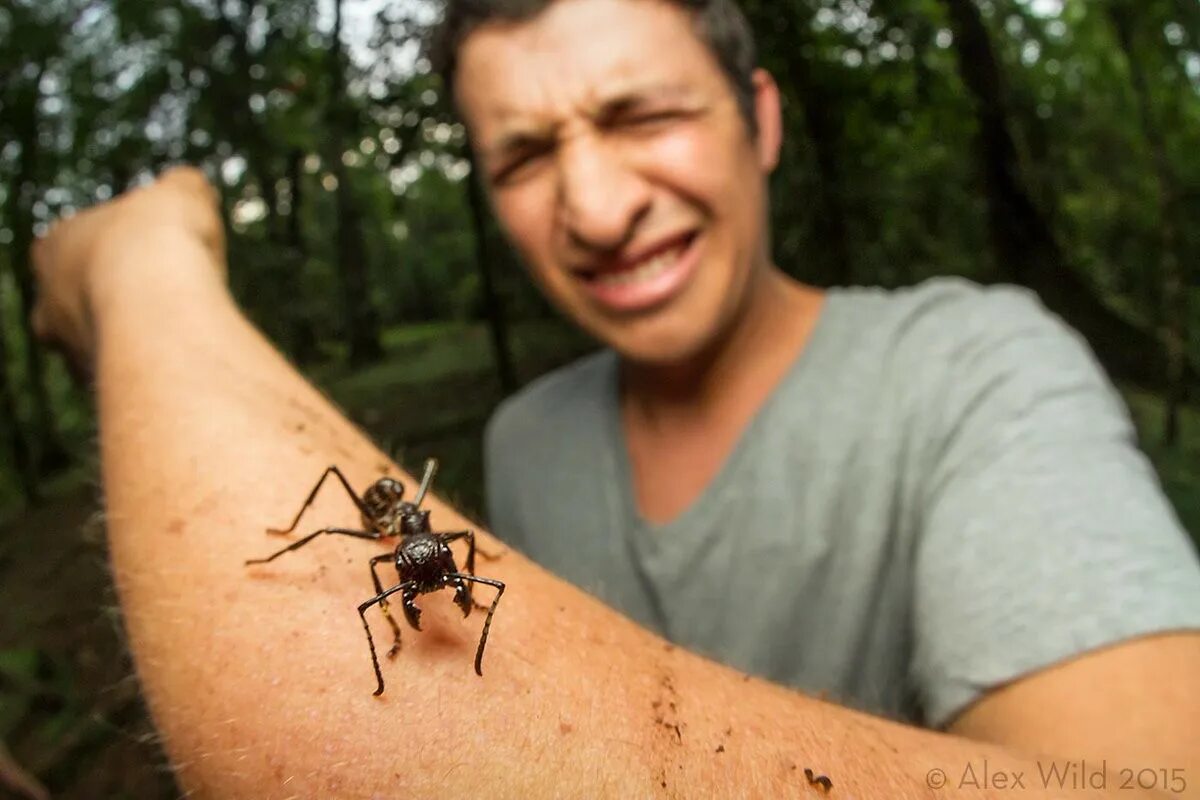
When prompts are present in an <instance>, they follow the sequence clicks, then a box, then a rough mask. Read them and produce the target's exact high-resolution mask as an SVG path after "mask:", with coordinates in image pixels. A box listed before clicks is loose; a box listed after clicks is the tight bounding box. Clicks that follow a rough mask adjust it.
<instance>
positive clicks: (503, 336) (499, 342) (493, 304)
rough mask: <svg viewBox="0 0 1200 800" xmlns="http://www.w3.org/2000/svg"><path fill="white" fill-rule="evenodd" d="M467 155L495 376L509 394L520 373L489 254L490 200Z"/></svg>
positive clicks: (477, 258) (477, 260)
mask: <svg viewBox="0 0 1200 800" xmlns="http://www.w3.org/2000/svg"><path fill="white" fill-rule="evenodd" d="M468 158H469V160H470V164H471V174H470V175H469V176H467V180H466V184H467V202H468V204H469V205H470V207H471V230H472V232H473V233H474V235H475V267H476V269H478V270H479V278H480V285H481V286H482V287H483V305H484V309H485V313H486V314H487V322H488V333H489V334H490V335H491V340H492V356H493V358H495V361H496V377H497V378H499V379H500V389H501V391H503V392H504V394H505V395H509V394H512V393H513V392H515V391H516V389H517V375H516V373H515V372H514V371H513V360H512V347H511V345H510V343H509V336H508V321H507V319H505V316H504V304H503V302H502V301H501V299H500V295H499V293H497V291H496V286H495V282H494V280H493V276H492V265H491V261H490V258H489V256H488V228H487V203H486V202H485V200H484V196H483V189H482V188H481V187H480V184H479V173H478V170H476V168H475V167H476V165H475V159H474V157H473V156H471V155H469V156H468Z"/></svg>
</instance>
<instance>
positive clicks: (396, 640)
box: [371, 553, 400, 658]
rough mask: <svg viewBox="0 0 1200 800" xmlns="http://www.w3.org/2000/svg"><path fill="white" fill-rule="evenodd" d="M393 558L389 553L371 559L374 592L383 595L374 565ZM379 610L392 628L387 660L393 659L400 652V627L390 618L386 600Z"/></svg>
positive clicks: (382, 601)
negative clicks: (390, 647)
mask: <svg viewBox="0 0 1200 800" xmlns="http://www.w3.org/2000/svg"><path fill="white" fill-rule="evenodd" d="M393 558H395V556H394V555H392V554H391V553H384V554H383V555H378V556H375V557H374V558H372V559H371V580H373V581H375V591H376V592H378V593H379V594H383V584H382V583H380V581H379V573H378V572H376V571H375V565H376V564H379V563H381V562H384V561H391V560H392V559H393ZM379 610H380V611H382V612H383V616H384V617H385V618H387V621H388V624H389V625H391V626H392V633H393V634H394V637H393V640H392V649H391V650H388V658H395V657H396V653H399V652H400V626H399V625H397V624H396V620H395V619H394V618H393V617H392V612H391V611H390V610H388V603H387V600H380V601H379Z"/></svg>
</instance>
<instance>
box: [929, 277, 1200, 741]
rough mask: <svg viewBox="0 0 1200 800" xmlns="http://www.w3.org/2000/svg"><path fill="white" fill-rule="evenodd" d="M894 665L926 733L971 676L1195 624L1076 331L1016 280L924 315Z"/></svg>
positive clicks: (947, 715) (1118, 405)
mask: <svg viewBox="0 0 1200 800" xmlns="http://www.w3.org/2000/svg"><path fill="white" fill-rule="evenodd" d="M937 325H938V328H939V330H940V331H941V334H942V341H943V345H942V348H943V349H942V351H941V352H940V353H939V354H937V358H938V359H940V360H941V361H942V362H943V363H944V364H945V372H944V373H941V375H940V377H938V378H931V379H930V386H929V387H926V388H927V389H928V391H925V392H923V396H924V397H925V398H926V399H925V401H924V402H926V403H927V407H926V408H924V409H921V411H920V418H921V419H923V420H925V422H924V424H926V425H928V426H929V427H928V428H927V431H928V435H927V436H926V437H925V441H926V442H927V443H928V452H927V453H926V454H925V456H924V458H923V459H922V462H923V463H924V464H925V465H926V467H927V469H926V471H925V475H924V479H923V481H922V488H921V492H922V503H921V507H922V519H921V523H920V526H919V533H918V538H917V540H916V543H915V550H914V558H915V564H914V567H915V581H914V584H913V585H914V590H913V591H914V594H915V596H914V615H913V625H914V648H913V661H912V665H911V677H912V679H913V681H914V682H915V686H916V689H917V691H918V692H919V694H920V696H921V703H922V706H923V707H924V710H925V717H926V723H927V724H929V725H931V726H934V727H942V726H944V725H945V724H946V723H947V722H949V721H950V720H951V719H952V718H953V717H954V716H955V715H956V714H957V713H958V712H959V711H961V710H962V709H963V708H965V707H966V706H967V705H968V704H969V703H970V702H972V701H973V700H975V699H976V698H977V697H979V696H980V695H981V694H983V693H984V692H986V691H987V690H988V689H989V688H991V687H995V686H997V685H999V684H1002V683H1005V682H1008V681H1011V680H1013V679H1016V678H1019V677H1021V676H1022V675H1025V674H1027V673H1030V672H1033V671H1036V670H1038V669H1041V668H1043V667H1046V666H1049V665H1052V664H1054V663H1056V662H1060V661H1063V660H1065V659H1069V658H1071V657H1072V656H1075V655H1078V654H1081V653H1084V652H1086V651H1089V650H1093V649H1096V648H1099V647H1103V646H1105V645H1109V644H1114V643H1117V642H1120V641H1123V640H1127V639H1130V638H1133V637H1137V636H1142V635H1148V634H1153V633H1159V632H1166V631H1172V630H1182V629H1197V628H1200V562H1198V560H1197V556H1196V552H1195V549H1194V546H1193V544H1192V542H1191V541H1190V540H1189V538H1188V536H1187V535H1186V533H1185V531H1184V530H1183V528H1182V526H1181V524H1180V522H1179V520H1178V519H1177V517H1176V516H1175V513H1174V511H1173V509H1172V508H1171V506H1170V504H1169V503H1168V501H1167V500H1166V498H1165V496H1164V494H1163V492H1162V490H1161V487H1160V485H1159V482H1158V479H1157V476H1156V474H1155V472H1154V470H1153V467H1152V466H1151V464H1150V463H1149V461H1148V460H1147V459H1146V457H1145V456H1144V455H1143V454H1142V452H1141V451H1140V450H1139V449H1138V447H1137V443H1136V438H1135V432H1134V429H1133V426H1132V424H1131V422H1130V419H1129V415H1128V411H1127V410H1126V408H1125V405H1124V403H1123V401H1122V399H1121V397H1120V395H1119V394H1118V393H1117V392H1116V391H1115V389H1114V388H1113V386H1112V385H1111V383H1110V382H1109V381H1108V379H1107V378H1106V377H1105V375H1104V372H1103V371H1102V369H1101V368H1100V367H1099V365H1098V364H1097V362H1096V360H1095V358H1094V357H1093V355H1092V353H1091V351H1090V350H1089V349H1088V347H1087V345H1086V343H1085V342H1084V341H1083V339H1082V338H1081V337H1080V336H1079V335H1078V334H1076V333H1075V332H1074V331H1072V330H1071V329H1070V328H1068V327H1067V326H1065V325H1064V324H1063V323H1062V322H1060V321H1059V320H1058V319H1057V318H1056V317H1054V316H1052V315H1050V314H1049V313H1048V312H1047V311H1046V310H1045V309H1044V308H1043V307H1042V306H1041V305H1040V303H1039V302H1038V301H1037V300H1036V297H1035V296H1033V295H1032V294H1031V293H1028V292H1025V291H1024V290H1018V289H1015V288H993V289H987V290H982V291H981V290H975V291H973V292H971V293H969V294H966V295H964V296H962V297H960V298H959V299H958V300H956V301H955V302H953V303H950V304H949V305H948V307H947V308H944V309H941V310H940V311H939V313H938V319H937Z"/></svg>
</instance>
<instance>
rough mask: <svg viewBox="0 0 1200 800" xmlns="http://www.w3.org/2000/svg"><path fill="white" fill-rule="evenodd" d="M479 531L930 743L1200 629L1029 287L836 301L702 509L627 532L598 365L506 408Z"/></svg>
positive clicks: (1080, 348)
mask: <svg viewBox="0 0 1200 800" xmlns="http://www.w3.org/2000/svg"><path fill="white" fill-rule="evenodd" d="M486 469H487V492H488V507H489V508H488V510H489V515H490V523H491V526H492V529H493V530H494V531H495V532H496V533H497V534H498V535H499V536H501V537H502V538H503V539H505V540H506V541H508V542H509V543H511V544H512V545H513V546H514V547H516V548H517V549H518V550H520V551H522V552H524V553H526V554H527V555H529V556H530V557H531V558H533V559H534V560H535V561H537V562H539V563H541V564H542V565H544V566H545V567H547V568H548V569H550V570H552V571H554V572H556V573H557V574H558V575H560V576H562V577H563V578H565V579H567V580H569V581H571V582H572V583H574V584H576V585H577V586H580V587H581V588H583V589H585V590H587V591H589V592H591V593H592V594H594V595H596V596H597V597H599V598H600V599H601V600H603V601H605V602H607V603H608V604H610V605H612V606H614V607H616V608H617V609H620V610H621V611H623V612H624V613H625V614H627V615H628V616H630V617H631V618H633V619H634V620H636V621H638V622H640V623H642V624H643V625H645V626H647V627H649V628H651V629H653V630H655V631H657V632H659V633H660V634H662V635H663V636H665V637H667V638H668V639H670V640H671V641H673V642H676V643H678V644H680V645H683V646H685V647H688V648H690V649H693V650H695V651H698V652H701V653H704V654H706V655H709V656H711V657H713V658H715V659H717V660H720V661H723V662H725V663H727V664H730V665H732V666H734V667H737V668H739V669H742V670H745V671H747V672H751V673H754V674H757V675H760V676H762V677H765V678H768V679H771V680H774V681H777V682H779V683H783V684H787V685H790V686H793V687H796V688H799V689H802V690H805V691H809V692H814V693H815V692H824V693H827V695H828V696H829V697H830V699H834V700H838V701H840V702H842V703H844V704H846V705H850V706H853V707H856V708H860V709H863V710H866V711H870V712H874V713H877V714H882V715H885V716H888V717H892V718H895V719H900V720H905V721H911V722H915V723H918V724H924V725H927V726H930V727H941V726H944V725H945V724H946V723H947V722H948V721H949V720H951V719H952V718H953V716H954V715H955V714H956V713H957V712H958V711H960V710H962V709H963V708H964V707H965V706H966V705H967V704H968V703H970V702H971V701H972V700H974V699H975V698H977V697H978V696H979V695H980V694H981V693H982V692H984V691H986V690H987V689H988V688H989V687H993V686H996V685H998V684H1002V683H1004V682H1006V681H1009V680H1011V679H1013V678H1015V677H1018V676H1020V675H1022V674H1025V673H1028V672H1030V671H1033V670H1036V669H1038V668H1041V667H1044V666H1047V665H1050V664H1052V663H1054V662H1057V661H1060V660H1062V659H1064V658H1067V657H1069V656H1071V655H1073V654H1077V653H1081V652H1084V651H1087V650H1090V649H1093V648H1097V647H1100V646H1102V645H1106V644H1110V643H1114V642H1117V641H1120V640H1123V639H1128V638H1130V637H1134V636H1138V635H1142V634H1148V633H1153V632H1161V631H1168V630H1178V629H1195V628H1200V563H1198V560H1197V556H1196V553H1195V550H1194V549H1193V547H1192V544H1191V542H1190V541H1189V540H1188V538H1187V536H1186V535H1185V533H1184V531H1183V530H1182V528H1181V526H1180V524H1179V521H1178V520H1177V518H1176V516H1175V514H1174V512H1173V511H1172V509H1171V507H1170V505H1169V504H1168V502H1167V501H1166V499H1165V498H1164V496H1163V494H1162V491H1161V489H1160V486H1159V484H1158V480H1157V477H1156V475H1155V473H1154V471H1153V469H1152V467H1151V465H1150V464H1149V462H1148V461H1147V459H1146V458H1145V457H1144V456H1143V454H1142V453H1141V452H1140V451H1139V450H1138V448H1137V445H1136V442H1135V435H1134V430H1133V428H1132V426H1131V424H1130V420H1129V417H1128V413H1127V411H1126V408H1125V406H1124V404H1123V402H1122V400H1121V398H1120V396H1119V395H1118V394H1117V393H1116V392H1115V391H1114V389H1113V388H1112V386H1111V384H1110V383H1109V382H1108V380H1107V379H1106V378H1105V376H1104V374H1103V372H1102V371H1101V369H1100V367H1099V366H1098V365H1097V363H1096V361H1095V359H1094V358H1093V356H1092V354H1091V352H1090V350H1089V349H1088V347H1087V345H1086V344H1085V343H1084V341H1083V340H1082V339H1081V337H1080V336H1078V335H1077V334H1076V333H1075V332H1073V331H1072V330H1071V329H1069V328H1068V327H1066V326H1065V325H1064V324H1063V323H1062V322H1060V321H1059V320H1058V319H1057V318H1056V317H1053V316H1052V315H1050V314H1049V313H1048V312H1047V311H1046V310H1045V309H1044V308H1043V307H1042V306H1041V305H1040V303H1039V302H1038V300H1037V299H1036V297H1035V296H1034V295H1033V294H1032V293H1031V292H1028V291H1025V290H1023V289H1017V288H1013V287H994V288H988V289H983V288H981V287H979V286H977V285H975V284H972V283H970V282H967V281H964V280H960V279H946V278H942V279H936V280H931V281H928V282H926V283H924V284H922V285H920V286H917V287H915V288H911V289H904V290H898V291H885V290H881V289H867V288H848V289H835V290H832V291H830V292H829V294H828V298H827V301H826V304H825V307H824V310H823V311H822V313H821V316H820V319H819V320H818V321H817V324H816V327H815V329H814V332H813V334H812V337H811V339H810V341H809V343H808V345H807V346H806V348H805V350H804V352H803V353H802V354H801V356H800V357H799V358H798V359H797V361H796V363H795V364H794V365H793V366H792V368H791V369H790V371H789V372H788V373H787V375H786V376H785V377H784V378H783V380H782V381H781V383H780V385H779V386H777V387H776V388H775V390H774V392H773V393H772V394H771V396H770V397H769V398H768V400H767V402H766V403H765V405H764V406H763V408H762V409H761V410H760V411H759V413H758V414H757V416H756V417H755V418H754V420H753V421H752V422H751V423H750V425H749V426H748V427H747V429H746V430H745V431H744V432H743V434H742V436H741V438H740V439H739V441H738V442H737V444H736V446H735V448H734V449H733V451H732V452H731V453H730V454H729V456H728V457H727V459H726V461H725V463H724V464H723V466H722V468H721V470H720V471H719V473H718V474H717V476H716V477H715V478H714V479H713V481H712V483H711V484H710V485H709V486H708V487H707V488H706V489H705V491H704V492H703V494H702V495H701V496H700V497H699V498H698V499H697V500H695V501H694V502H693V504H692V505H691V506H690V507H689V508H688V509H687V510H686V511H684V512H683V514H681V515H680V516H679V517H678V518H676V519H675V520H673V521H672V522H670V523H669V524H666V525H652V524H648V523H647V522H646V521H644V520H643V519H641V518H640V517H639V515H638V514H637V510H636V504H635V501H634V498H633V493H632V485H631V477H630V474H631V473H630V466H629V462H628V455H627V452H626V449H625V444H624V439H623V437H622V435H621V429H620V421H619V411H618V407H617V360H616V357H615V355H614V354H613V353H611V352H609V351H602V352H600V353H598V354H594V355H592V356H589V357H587V358H584V359H582V360H581V361H578V362H576V363H574V364H572V365H570V366H568V367H565V368H563V369H561V370H558V371H557V372H554V373H552V374H550V375H548V376H545V377H543V378H541V379H540V380H538V381H536V382H535V383H533V384H532V385H530V386H529V387H528V388H526V389H525V390H523V391H522V392H521V393H520V394H518V395H517V396H515V397H513V398H511V399H509V400H507V401H506V402H505V403H504V404H503V405H502V406H501V408H500V409H499V410H498V412H497V413H496V415H495V416H494V417H493V419H492V420H491V422H490V424H489V427H488V432H487V437H486Z"/></svg>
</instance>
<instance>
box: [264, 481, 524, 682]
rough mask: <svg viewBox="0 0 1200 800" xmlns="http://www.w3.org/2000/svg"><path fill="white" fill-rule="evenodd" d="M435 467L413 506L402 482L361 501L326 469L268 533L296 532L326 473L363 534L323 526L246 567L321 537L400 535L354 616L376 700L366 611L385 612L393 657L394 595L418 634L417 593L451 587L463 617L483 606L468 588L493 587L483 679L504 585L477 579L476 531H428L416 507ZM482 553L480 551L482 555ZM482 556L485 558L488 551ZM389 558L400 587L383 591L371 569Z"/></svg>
mask: <svg viewBox="0 0 1200 800" xmlns="http://www.w3.org/2000/svg"><path fill="white" fill-rule="evenodd" d="M437 466H438V463H437V459H433V458H431V459H428V460H427V461H426V462H425V475H424V477H423V478H422V479H421V486H420V488H419V489H418V490H417V496H416V497H415V498H414V500H413V501H412V502H408V501H406V500H405V499H404V485H403V484H402V483H400V481H398V480H396V479H394V478H386V477H385V478H380V479H379V480H377V481H375V483H373V484H371V486H370V488H368V489H367V491H366V492H364V493H363V496H362V497H361V498H360V497H359V496H358V494H357V493H355V491H354V489H353V488H352V487H351V486H350V482H349V481H348V480H346V476H345V475H343V474H342V471H341V470H339V469H338V468H337V467H336V466H333V467H329V468H328V469H326V470H325V473H324V474H323V475H322V476H321V479H320V480H318V481H317V485H316V486H314V487H313V490H312V491H311V492H309V494H308V499H307V500H305V501H304V505H302V506H301V507H300V511H299V512H297V514H296V518H295V519H294V520H292V524H291V525H290V526H288V528H287V529H286V530H279V529H276V528H268V529H267V532H268V533H273V534H280V535H284V534H289V533H291V532H292V531H294V530H295V529H296V525H297V524H299V522H300V518H301V517H302V516H304V512H305V511H306V510H307V509H308V507H309V506H310V505H312V502H313V499H314V498H315V497H316V496H317V492H318V491H320V489H321V485H322V484H324V483H325V479H326V478H328V477H329V476H330V475H334V476H336V477H337V479H338V480H339V481H341V483H342V486H343V487H345V489H346V493H347V494H349V495H350V499H352V500H353V501H354V505H355V506H357V507H358V510H359V512H360V513H361V514H362V523H363V528H364V530H354V529H351V528H321V529H320V530H317V531H313V532H312V533H310V534H309V535H307V536H305V537H304V538H302V539H297V540H296V541H295V542H292V543H291V544H290V545H288V546H287V547H285V548H283V549H282V550H279V551H278V552H276V553H273V554H271V555H269V556H267V557H266V558H252V559H249V560H248V561H246V564H247V565H250V564H266V563H267V562H269V561H274V560H275V559H276V558H279V557H280V556H281V555H283V554H284V553H287V552H289V551H291V550H296V549H298V548H300V547H303V546H304V545H306V544H308V543H309V542H311V541H312V540H313V539H315V538H317V537H318V536H320V535H321V534H323V533H330V534H339V535H342V536H354V537H357V538H359V539H371V540H375V541H377V540H379V539H383V538H385V537H393V536H399V537H400V543H399V544H397V545H396V550H395V552H392V553H385V554H383V555H378V556H374V557H373V558H371V560H370V567H371V580H372V581H374V583H375V592H376V594H375V596H374V597H372V598H371V599H370V600H367V601H366V602H364V603H361V604H360V605H359V606H358V616H359V617H360V618H361V619H362V623H363V629H364V630H365V631H366V632H367V644H369V645H370V647H371V664H372V666H374V667H375V679H376V680H377V681H378V683H379V686H378V688H377V689H376V690H375V695H376V696H378V695H381V694H383V673H382V672H380V670H379V658H378V656H376V654H375V640H374V638H372V636H371V628H370V626H368V625H367V617H366V611H367V609H368V608H370V607H371V606H373V605H378V606H379V608H380V610H381V611H383V615H384V617H385V618H386V619H387V621H388V624H390V625H391V626H392V633H393V634H394V637H395V638H394V641H393V643H392V647H391V649H390V650H389V651H388V656H389V657H392V656H395V655H396V653H397V652H399V650H400V626H399V625H397V624H396V620H395V619H393V618H392V614H391V611H390V610H389V609H388V602H387V599H388V598H389V597H390V596H392V595H393V594H397V593H398V594H399V595H400V604H401V607H402V608H403V610H404V618H405V619H406V620H408V624H409V625H411V626H412V627H413V628H414V629H415V630H418V631H419V630H421V624H420V620H421V610H420V609H419V608H417V606H416V604H415V602H414V601H415V600H416V598H417V595H420V594H427V593H429V592H435V591H437V590H438V589H443V588H445V587H447V586H449V587H453V588H454V602H455V603H457V604H458V607H459V608H461V609H462V612H463V616H464V617H465V616H467V615H468V614H470V613H471V607H472V606H477V607H478V608H483V606H482V605H479V604H477V603H476V602H475V601H474V599H473V598H472V597H471V587H470V584H471V583H483V584H487V585H488V586H492V587H495V589H496V597H495V599H493V600H492V605H491V606H490V607H489V608H488V615H487V619H486V620H484V623H483V633H482V634H481V635H480V637H479V647H478V649H477V650H476V651H475V674H477V675H479V676H480V677H482V676H483V671H482V668H481V664H482V662H483V648H484V647H485V646H486V645H487V637H488V628H490V627H491V625H492V615H493V614H494V613H495V612H496V604H497V603H499V602H500V596H501V595H503V594H504V583H503V582H502V581H498V580H495V579H493V578H480V577H478V576H476V575H475V533H474V532H473V531H456V532H453V533H435V532H434V531H433V529H432V528H431V526H430V523H429V509H423V508H421V507H420V506H421V501H423V500H424V499H425V494H426V493H427V492H428V491H429V487H430V485H431V484H432V483H433V476H434V474H435V473H436V472H437ZM458 539H466V540H467V563H466V567H467V569H466V571H465V572H460V571H459V569H458V565H457V564H455V562H454V554H453V553H451V552H450V547H449V545H450V543H451V542H453V541H456V540H458ZM480 552H481V553H482V552H483V551H480ZM484 555H485V556H486V553H484ZM389 560H390V561H392V563H393V565H394V566H395V567H396V572H397V573H399V575H400V583H398V584H396V585H395V586H393V587H392V588H390V589H387V590H386V591H385V590H384V588H383V584H382V583H381V582H380V580H379V573H378V572H376V569H375V567H376V565H377V564H380V563H382V562H384V561H389Z"/></svg>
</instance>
